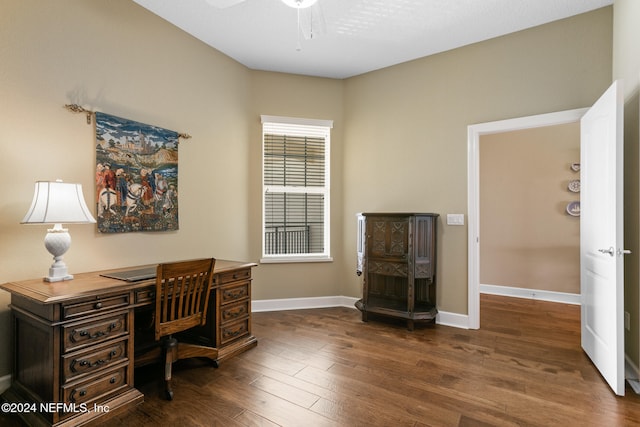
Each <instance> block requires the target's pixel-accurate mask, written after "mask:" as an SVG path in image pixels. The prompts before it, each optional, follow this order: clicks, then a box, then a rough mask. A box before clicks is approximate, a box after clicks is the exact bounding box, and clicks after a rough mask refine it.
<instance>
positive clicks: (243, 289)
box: [220, 282, 251, 304]
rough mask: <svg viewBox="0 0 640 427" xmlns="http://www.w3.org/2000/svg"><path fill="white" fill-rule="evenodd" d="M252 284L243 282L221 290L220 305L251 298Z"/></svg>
mask: <svg viewBox="0 0 640 427" xmlns="http://www.w3.org/2000/svg"><path fill="white" fill-rule="evenodd" d="M250 285H251V282H242V283H239V284H237V285H233V286H225V287H222V288H220V304H229V303H232V302H236V301H240V300H242V299H245V298H249V296H250V294H249V292H250Z"/></svg>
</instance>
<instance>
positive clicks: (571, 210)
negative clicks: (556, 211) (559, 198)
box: [567, 202, 580, 216]
mask: <svg viewBox="0 0 640 427" xmlns="http://www.w3.org/2000/svg"><path fill="white" fill-rule="evenodd" d="M567 213H568V214H569V215H571V216H580V202H571V203H569V204H568V205H567Z"/></svg>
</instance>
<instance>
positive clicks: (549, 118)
mask: <svg viewBox="0 0 640 427" xmlns="http://www.w3.org/2000/svg"><path fill="white" fill-rule="evenodd" d="M587 110H588V108H578V109H575V110H567V111H559V112H555V113H547V114H538V115H535V116H527V117H518V118H513V119H506V120H499V121H495V122H487V123H479V124H474V125H469V126H468V127H467V221H468V224H469V225H468V229H467V233H468V234H467V239H468V294H467V295H468V306H467V315H468V328H469V329H479V328H480V137H481V136H482V135H487V134H493V133H502V132H510V131H516V130H522V129H532V128H537V127H546V126H554V125H561V124H565V123H575V122H579V121H580V119H581V118H582V116H583V115H584V114H585V113H586V112H587Z"/></svg>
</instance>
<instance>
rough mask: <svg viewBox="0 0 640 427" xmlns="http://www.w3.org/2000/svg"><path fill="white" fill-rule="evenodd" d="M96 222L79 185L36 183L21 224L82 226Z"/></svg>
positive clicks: (59, 182) (57, 182) (56, 182)
mask: <svg viewBox="0 0 640 427" xmlns="http://www.w3.org/2000/svg"><path fill="white" fill-rule="evenodd" d="M94 222H96V220H95V219H94V218H93V215H91V212H89V208H87V205H86V204H85V201H84V196H83V194H82V185H81V184H72V183H67V182H62V181H55V182H48V181H37V182H36V186H35V192H34V194H33V201H32V202H31V207H30V208H29V211H28V212H27V214H26V215H25V216H24V219H23V220H22V224H62V223H65V224H73V223H76V224H82V223H94Z"/></svg>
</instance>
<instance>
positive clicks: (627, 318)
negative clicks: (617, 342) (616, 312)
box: [624, 311, 631, 331]
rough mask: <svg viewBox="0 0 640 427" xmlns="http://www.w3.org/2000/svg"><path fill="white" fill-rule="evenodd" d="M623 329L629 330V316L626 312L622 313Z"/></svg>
mask: <svg viewBox="0 0 640 427" xmlns="http://www.w3.org/2000/svg"><path fill="white" fill-rule="evenodd" d="M624 328H625V329H626V330H627V331H630V330H631V316H630V315H629V312H628V311H625V312H624Z"/></svg>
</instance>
